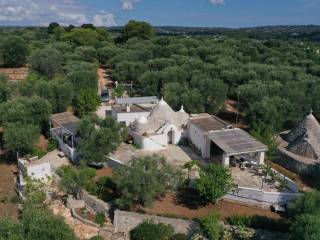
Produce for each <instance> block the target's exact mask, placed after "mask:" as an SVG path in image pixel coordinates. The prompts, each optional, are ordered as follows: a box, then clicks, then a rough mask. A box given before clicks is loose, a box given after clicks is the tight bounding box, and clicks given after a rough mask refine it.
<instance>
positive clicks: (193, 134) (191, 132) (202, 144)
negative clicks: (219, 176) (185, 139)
mask: <svg viewBox="0 0 320 240" xmlns="http://www.w3.org/2000/svg"><path fill="white" fill-rule="evenodd" d="M188 136H189V139H190V141H191V143H192V144H193V145H194V146H195V147H196V148H197V149H198V150H199V151H200V152H201V155H202V157H207V156H205V155H206V150H207V149H206V136H205V133H204V132H203V131H202V130H201V129H199V128H198V127H197V126H195V125H194V124H192V123H189V124H188Z"/></svg>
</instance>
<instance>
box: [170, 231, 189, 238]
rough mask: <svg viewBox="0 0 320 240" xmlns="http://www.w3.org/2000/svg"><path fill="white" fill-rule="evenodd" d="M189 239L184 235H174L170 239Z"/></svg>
mask: <svg viewBox="0 0 320 240" xmlns="http://www.w3.org/2000/svg"><path fill="white" fill-rule="evenodd" d="M187 239H188V237H187V235H185V234H183V233H177V234H174V235H172V237H171V238H170V240H187Z"/></svg>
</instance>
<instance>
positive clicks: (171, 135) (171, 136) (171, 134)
mask: <svg viewBox="0 0 320 240" xmlns="http://www.w3.org/2000/svg"><path fill="white" fill-rule="evenodd" d="M167 137H168V144H173V143H174V131H173V130H172V129H171V130H170V131H169V132H168V136H167Z"/></svg>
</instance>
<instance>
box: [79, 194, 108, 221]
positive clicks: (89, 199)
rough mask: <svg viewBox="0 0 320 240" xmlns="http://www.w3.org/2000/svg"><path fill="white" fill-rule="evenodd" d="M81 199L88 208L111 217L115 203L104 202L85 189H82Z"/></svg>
mask: <svg viewBox="0 0 320 240" xmlns="http://www.w3.org/2000/svg"><path fill="white" fill-rule="evenodd" d="M81 199H82V200H83V201H84V202H85V204H86V207H87V208H89V209H91V210H93V211H95V212H97V213H104V214H105V215H106V216H107V217H109V215H110V211H111V210H112V209H113V203H107V202H104V201H102V200H101V199H99V198H97V197H95V196H93V195H90V194H89V193H88V192H87V191H85V190H81Z"/></svg>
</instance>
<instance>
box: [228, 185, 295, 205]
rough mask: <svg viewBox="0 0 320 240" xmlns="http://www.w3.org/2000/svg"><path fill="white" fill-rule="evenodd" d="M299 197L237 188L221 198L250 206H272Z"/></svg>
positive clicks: (291, 194)
mask: <svg viewBox="0 0 320 240" xmlns="http://www.w3.org/2000/svg"><path fill="white" fill-rule="evenodd" d="M297 196H299V194H298V193H285V192H264V191H262V190H260V189H255V188H245V187H239V188H238V190H236V191H230V192H229V193H228V194H226V195H225V196H224V197H223V198H224V199H229V200H234V201H239V202H244V203H252V204H264V205H272V204H275V203H283V204H284V203H287V202H288V201H289V200H291V199H294V198H296V197H297Z"/></svg>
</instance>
